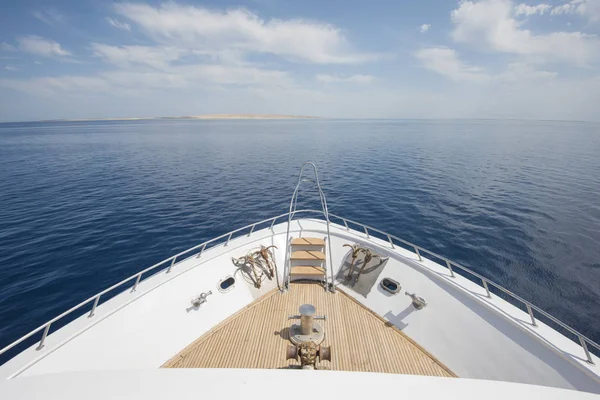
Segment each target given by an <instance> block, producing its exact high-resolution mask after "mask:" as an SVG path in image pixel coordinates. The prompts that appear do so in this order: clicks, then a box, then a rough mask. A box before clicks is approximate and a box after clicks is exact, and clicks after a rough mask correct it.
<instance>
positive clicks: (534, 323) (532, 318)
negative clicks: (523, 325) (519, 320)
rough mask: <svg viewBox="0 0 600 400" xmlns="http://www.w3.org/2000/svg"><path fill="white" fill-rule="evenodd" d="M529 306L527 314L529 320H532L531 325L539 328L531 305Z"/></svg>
mask: <svg viewBox="0 0 600 400" xmlns="http://www.w3.org/2000/svg"><path fill="white" fill-rule="evenodd" d="M525 305H526V306H527V312H528V313H529V318H531V325H532V326H537V323H536V322H535V317H534V316H533V310H532V308H531V306H530V305H529V304H525Z"/></svg>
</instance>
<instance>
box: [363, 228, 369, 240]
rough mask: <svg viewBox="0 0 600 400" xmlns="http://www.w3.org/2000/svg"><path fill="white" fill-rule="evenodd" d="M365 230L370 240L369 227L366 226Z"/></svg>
mask: <svg viewBox="0 0 600 400" xmlns="http://www.w3.org/2000/svg"><path fill="white" fill-rule="evenodd" d="M364 228H365V234H366V235H367V238H369V237H370V236H369V230H368V229H367V227H366V226H364Z"/></svg>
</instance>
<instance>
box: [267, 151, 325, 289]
mask: <svg viewBox="0 0 600 400" xmlns="http://www.w3.org/2000/svg"><path fill="white" fill-rule="evenodd" d="M307 166H308V167H312V169H313V173H314V180H311V179H306V178H304V179H303V178H302V177H303V173H304V168H305V167H307ZM308 181H312V182H314V183H315V184H316V186H317V191H318V192H319V199H320V200H321V210H322V211H321V213H322V214H323V216H324V217H325V222H326V225H327V246H328V249H329V250H328V251H327V253H329V262H328V263H326V268H325V286H326V287H327V288H328V289H330V290H331V291H332V292H335V277H334V275H333V258H332V257H333V256H332V252H331V235H330V233H329V209H328V208H327V199H326V197H325V193H323V189H322V188H321V183H320V181H319V171H318V170H317V166H316V165H315V163H312V162H310V161H307V162H305V163H304V164H302V167H300V174H299V175H298V183H297V184H296V188H295V189H294V193H293V194H292V199H291V201H290V211H289V213H288V223H287V232H286V235H285V264H284V268H283V282H284V283H283V286H284V287H280V288H279V289H280V290H281V291H284V290H287V288H289V286H290V280H291V270H292V265H291V259H290V257H291V251H292V248H291V242H290V224H291V222H292V219H293V218H294V216H295V215H296V206H297V205H298V193H299V191H300V185H301V184H302V182H308ZM327 270H329V272H330V275H331V283H329V282H328V280H329V278H328V277H327Z"/></svg>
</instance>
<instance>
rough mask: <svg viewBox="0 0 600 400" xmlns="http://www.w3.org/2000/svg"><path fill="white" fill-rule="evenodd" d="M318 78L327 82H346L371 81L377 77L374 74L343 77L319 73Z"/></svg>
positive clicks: (362, 82)
mask: <svg viewBox="0 0 600 400" xmlns="http://www.w3.org/2000/svg"><path fill="white" fill-rule="evenodd" d="M316 78H317V80H318V81H320V82H325V83H339V82H345V83H361V84H364V83H371V82H373V81H374V80H375V77H374V76H373V75H361V74H358V75H351V76H348V77H342V76H337V75H327V74H317V76H316Z"/></svg>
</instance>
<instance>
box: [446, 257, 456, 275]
mask: <svg viewBox="0 0 600 400" xmlns="http://www.w3.org/2000/svg"><path fill="white" fill-rule="evenodd" d="M446 265H447V266H448V269H449V270H450V276H451V277H452V278H454V271H453V270H452V263H450V261H448V260H446Z"/></svg>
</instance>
